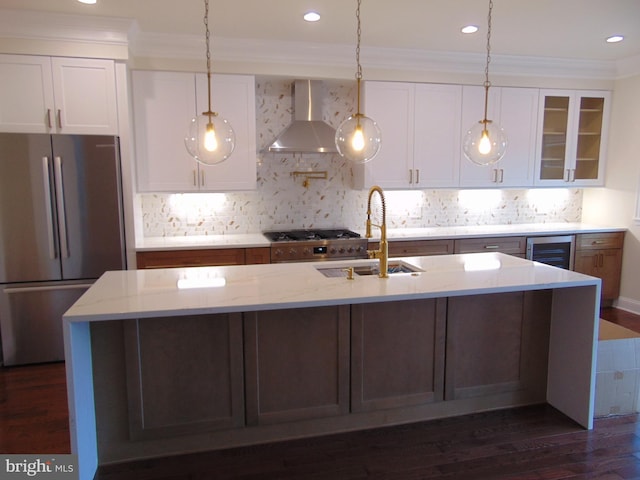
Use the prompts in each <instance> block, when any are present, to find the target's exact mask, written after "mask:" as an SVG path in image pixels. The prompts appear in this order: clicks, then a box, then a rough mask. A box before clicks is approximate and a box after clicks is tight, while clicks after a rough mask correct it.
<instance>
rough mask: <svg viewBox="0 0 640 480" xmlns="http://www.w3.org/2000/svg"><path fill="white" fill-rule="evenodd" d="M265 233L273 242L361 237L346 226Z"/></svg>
mask: <svg viewBox="0 0 640 480" xmlns="http://www.w3.org/2000/svg"><path fill="white" fill-rule="evenodd" d="M263 235H264V236H265V237H267V238H268V239H269V240H271V241H272V242H303V241H309V240H311V241H313V240H346V239H350V238H360V234H358V233H356V232H352V231H351V230H347V229H346V228H338V229H313V230H287V231H273V232H263Z"/></svg>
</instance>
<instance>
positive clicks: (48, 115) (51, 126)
mask: <svg viewBox="0 0 640 480" xmlns="http://www.w3.org/2000/svg"><path fill="white" fill-rule="evenodd" d="M47 125H48V126H49V129H51V128H53V125H51V109H50V108H47Z"/></svg>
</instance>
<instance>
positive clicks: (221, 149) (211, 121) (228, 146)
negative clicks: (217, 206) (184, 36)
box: [184, 0, 236, 165]
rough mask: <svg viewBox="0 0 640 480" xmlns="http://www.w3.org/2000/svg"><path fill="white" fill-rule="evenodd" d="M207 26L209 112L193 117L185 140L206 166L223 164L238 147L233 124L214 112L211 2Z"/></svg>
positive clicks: (205, 17)
mask: <svg viewBox="0 0 640 480" xmlns="http://www.w3.org/2000/svg"><path fill="white" fill-rule="evenodd" d="M204 25H205V29H206V44H207V100H208V103H207V105H208V109H207V111H206V112H203V113H202V114H200V115H198V116H197V117H195V118H193V119H192V120H191V122H190V124H189V131H188V132H187V135H186V136H185V138H184V144H185V146H186V147H187V151H188V152H189V155H191V156H192V157H193V158H195V159H196V160H197V161H198V162H200V163H202V164H204V165H216V164H218V163H221V162H224V161H225V160H226V159H227V158H229V156H230V155H231V153H232V152H233V149H234V148H235V146H236V135H235V133H234V131H233V128H232V127H231V124H230V123H229V122H228V121H227V120H225V119H224V118H222V117H220V116H219V115H218V114H217V113H216V112H213V111H212V110H211V49H210V46H209V40H210V36H211V34H210V32H209V0H204Z"/></svg>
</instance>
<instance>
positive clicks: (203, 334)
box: [125, 313, 245, 440]
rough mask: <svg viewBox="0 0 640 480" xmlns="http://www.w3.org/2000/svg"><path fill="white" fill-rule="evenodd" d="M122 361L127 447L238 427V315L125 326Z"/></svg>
mask: <svg viewBox="0 0 640 480" xmlns="http://www.w3.org/2000/svg"><path fill="white" fill-rule="evenodd" d="M125 354H126V374H127V394H128V400H129V429H130V436H131V438H132V439H135V440H138V439H154V438H163V437H168V436H175V435H184V434H194V433H199V432H205V431H213V430H221V429H229V428H234V427H242V426H244V423H245V422H244V375H243V358H242V314H241V313H232V314H216V315H201V316H193V317H179V318H178V317H167V318H149V319H138V320H131V321H128V322H126V323H125Z"/></svg>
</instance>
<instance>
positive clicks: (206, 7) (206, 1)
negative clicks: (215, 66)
mask: <svg viewBox="0 0 640 480" xmlns="http://www.w3.org/2000/svg"><path fill="white" fill-rule="evenodd" d="M204 27H205V31H206V33H205V41H206V44H207V93H208V96H207V100H208V102H209V103H208V107H209V109H208V110H207V111H206V112H204V114H205V115H209V118H211V116H212V115H216V114H215V113H214V112H212V111H211V48H210V47H209V41H210V38H211V32H209V0H204Z"/></svg>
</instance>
